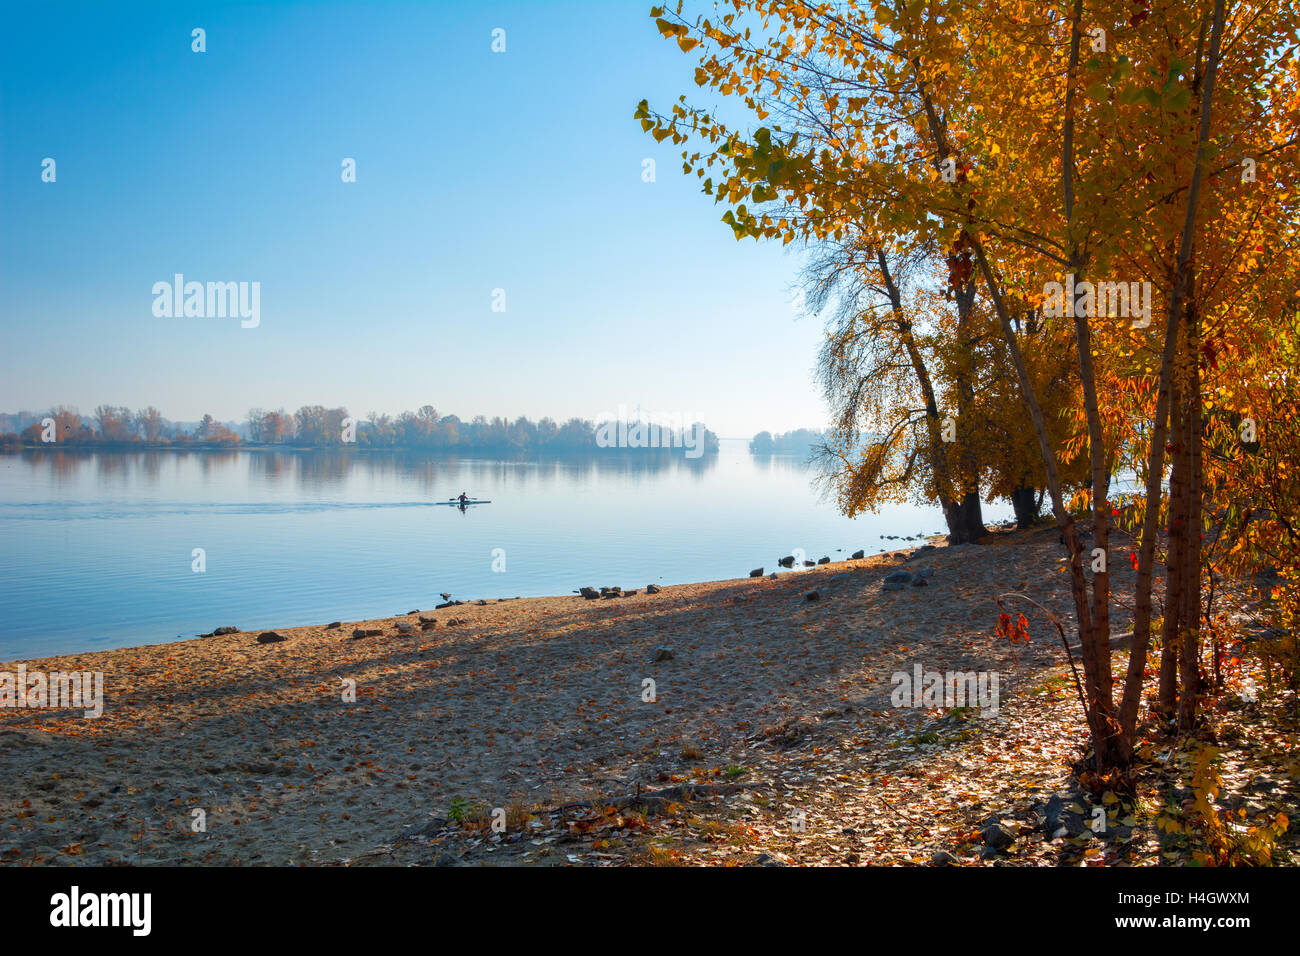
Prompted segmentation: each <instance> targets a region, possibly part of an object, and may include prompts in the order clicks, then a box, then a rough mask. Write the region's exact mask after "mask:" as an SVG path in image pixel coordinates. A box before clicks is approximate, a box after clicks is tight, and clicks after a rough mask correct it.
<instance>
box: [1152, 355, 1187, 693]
mask: <svg viewBox="0 0 1300 956" xmlns="http://www.w3.org/2000/svg"><path fill="white" fill-rule="evenodd" d="M1180 361H1181V360H1180ZM1181 379H1182V376H1181V374H1180V370H1178V369H1175V372H1174V376H1173V382H1172V383H1171V387H1170V390H1169V396H1170V401H1169V435H1170V437H1171V438H1172V439H1173V445H1172V448H1173V453H1172V455H1171V457H1172V459H1173V470H1172V471H1171V472H1170V474H1169V515H1168V522H1169V524H1168V528H1169V535H1168V540H1167V541H1166V548H1167V553H1166V555H1165V619H1164V629H1163V631H1162V633H1161V646H1160V690H1159V696H1158V698H1157V703H1156V710H1157V711H1158V712H1159V713H1160V714H1162V715H1163V716H1165V717H1173V716H1174V714H1175V713H1176V711H1177V707H1178V642H1179V639H1180V636H1181V634H1182V614H1183V582H1184V575H1183V573H1182V571H1183V568H1182V562H1183V558H1184V553H1183V531H1184V529H1185V528H1186V526H1187V523H1186V520H1185V514H1184V502H1185V498H1184V495H1183V491H1184V489H1185V487H1186V484H1187V471H1186V459H1185V458H1184V456H1183V437H1184V428H1183V383H1182V381H1181Z"/></svg>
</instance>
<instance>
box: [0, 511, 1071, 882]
mask: <svg viewBox="0 0 1300 956" xmlns="http://www.w3.org/2000/svg"><path fill="white" fill-rule="evenodd" d="M1049 530H1050V529H1049ZM909 550H910V549H909ZM1058 550H1059V549H1058V547H1057V542H1056V538H1055V535H1054V534H1051V533H1044V532H1043V530H1041V529H1039V530H1031V531H1028V532H1023V533H1004V534H995V535H993V536H991V538H990V539H989V541H988V543H986V544H981V545H970V546H959V547H939V548H936V549H935V550H934V551H931V552H927V553H926V555H925V557H924V559H923V560H921V561H913V562H902V561H900V560H899V556H900V554H901V553H900V552H890V553H887V554H885V555H873V556H870V557H864V558H862V559H859V560H848V561H841V562H833V563H830V564H827V565H821V566H818V567H815V568H812V569H809V570H807V571H804V572H800V573H786V574H782V575H780V576H778V578H777V579H776V580H770V579H768V578H767V577H763V578H734V579H726V580H722V581H714V582H704V583H700V584H683V585H670V586H664V587H663V588H662V590H661V591H660V593H658V594H646V593H645V592H644V590H641V592H640V593H638V594H636V595H634V596H631V597H623V598H611V599H597V600H585V599H584V598H582V597H580V596H578V595H567V596H557V597H548V598H520V599H518V600H504V601H494V602H489V603H487V604H485V605H479V604H475V603H466V604H462V605H457V606H453V607H449V608H444V609H441V610H435V611H431V612H430V611H425V612H421V613H420V614H416V615H406V614H399V615H392V616H389V617H384V618H373V619H370V620H369V621H357V622H346V623H344V624H342V625H341V626H340V627H337V628H329V627H323V626H302V627H292V628H278V629H277V630H276V631H275V632H274V633H275V634H276V635H277V637H279V638H283V640H272V641H269V642H268V643H258V636H259V634H260V633H269V632H257V631H240V632H237V633H234V634H226V635H221V636H214V637H207V638H193V639H189V640H185V641H180V642H171V643H167V644H158V645H141V646H136V647H131V648H119V649H114V650H107V651H95V652H90V653H87V654H80V655H56V656H46V657H41V658H33V659H32V660H31V661H29V662H27V663H29V664H34V665H38V666H43V667H45V668H47V669H55V668H59V669H65V668H66V669H71V668H73V667H76V668H78V669H81V670H86V669H88V668H89V669H94V670H98V671H102V672H103V673H104V675H105V702H104V703H105V707H104V713H103V716H101V717H99V718H94V719H86V718H85V717H83V716H82V715H81V714H80V713H73V712H71V711H67V710H64V711H51V710H38V709H25V710H12V709H6V710H0V741H3V745H4V747H5V751H6V754H7V755H8V756H9V759H10V770H11V772H10V773H9V774H7V775H6V777H5V778H4V780H3V781H0V815H2V816H3V818H4V819H5V820H6V821H8V822H10V823H11V826H10V827H9V828H8V830H0V862H6V861H9V862H19V861H27V862H32V861H36V860H37V859H38V858H39V859H40V860H41V861H42V862H50V861H57V862H62V863H76V864H124V863H136V862H141V863H161V864H174V863H196V864H202V863H214V864H238V863H259V864H263V863H276V864H292V863H299V864H319V863H324V862H328V861H330V860H335V859H339V858H349V857H352V856H354V855H356V854H358V853H363V852H366V851H368V850H369V849H371V848H373V847H374V846H376V845H378V844H381V843H384V842H385V841H390V840H392V839H394V838H396V837H397V836H398V835H400V834H401V833H403V832H404V830H405V829H406V828H408V827H410V826H413V825H418V824H419V823H420V821H421V820H428V819H430V818H431V817H433V816H436V815H438V814H442V815H444V816H445V815H446V814H447V813H449V812H451V811H450V810H449V808H450V807H454V806H458V805H475V806H477V805H483V806H488V807H501V808H510V807H532V806H539V805H544V804H545V805H561V804H564V803H566V802H571V801H574V800H582V799H586V798H589V797H591V796H592V795H593V794H599V793H607V792H609V791H610V790H611V789H618V788H619V787H622V788H625V789H626V788H627V787H630V786H634V785H637V782H640V783H644V782H646V781H648V780H655V779H662V778H663V777H664V775H668V776H669V777H678V776H680V774H681V773H683V772H688V771H689V772H694V770H693V768H698V767H700V766H702V765H703V764H708V765H711V766H715V767H726V766H728V765H735V764H740V763H743V762H744V761H745V759H746V758H745V756H744V754H745V752H746V748H748V747H751V746H752V744H751V743H750V741H752V739H753V735H754V734H755V733H756V732H758V733H762V732H764V731H765V729H766V728H771V727H777V726H781V725H783V724H784V723H786V722H788V721H791V720H808V719H816V716H817V715H818V714H822V713H824V712H828V711H830V710H833V709H835V708H841V709H842V708H844V707H850V708H852V709H853V710H854V711H855V713H857V714H859V715H861V718H860V719H867V720H870V721H872V722H877V723H879V722H882V721H883V722H887V723H888V724H889V725H890V726H895V725H896V726H910V725H912V724H915V723H916V722H918V721H920V720H923V719H924V718H925V715H926V711H925V710H924V709H918V708H912V707H908V708H905V709H902V710H898V709H895V708H893V707H892V706H891V704H890V700H889V695H890V675H891V674H893V673H897V672H906V673H910V672H911V671H912V669H913V667H914V666H915V665H917V664H920V665H923V666H924V667H925V668H926V669H927V670H930V669H937V670H940V671H943V670H951V669H953V668H957V669H958V670H976V671H995V672H1000V673H1001V675H1002V681H1001V694H1002V697H1003V701H1004V704H1003V706H1004V707H1005V706H1006V705H1007V704H1008V703H1010V702H1011V701H1013V700H1014V698H1015V696H1016V695H1017V694H1019V693H1021V692H1022V691H1023V689H1024V688H1025V687H1026V686H1027V682H1030V681H1033V680H1035V679H1036V677H1035V675H1037V674H1039V673H1040V672H1041V671H1042V670H1043V668H1046V667H1052V666H1057V665H1059V664H1060V663H1061V658H1062V652H1061V649H1060V647H1059V646H1057V645H1055V644H1054V642H1053V640H1052V639H1051V638H1049V637H1047V629H1046V624H1045V621H1042V622H1036V623H1037V625H1038V628H1037V633H1038V634H1041V635H1043V636H1042V638H1041V639H1040V640H1036V641H1035V643H1033V644H1031V645H1030V646H1029V647H1028V648H1024V649H1021V650H1020V651H1019V652H1018V653H1012V649H1011V648H1009V647H1006V646H1002V645H1000V644H999V643H998V642H996V641H995V640H994V639H993V637H992V636H991V634H992V630H993V625H994V623H995V621H996V616H997V608H996V604H995V602H994V596H995V595H996V594H998V593H1001V592H1004V591H1010V590H1015V591H1020V592H1022V593H1026V594H1028V595H1030V596H1032V597H1034V598H1035V600H1040V601H1042V602H1043V603H1044V604H1045V605H1046V606H1048V607H1055V609H1056V610H1058V611H1064V610H1065V609H1066V606H1067V605H1068V599H1069V596H1068V592H1065V591H1064V590H1063V589H1062V588H1061V587H1060V580H1061V579H1060V577H1059V575H1057V574H1056V573H1055V569H1056V567H1057V562H1056V561H1055V560H1054V558H1055V557H1056V556H1057V553H1058ZM921 564H924V565H926V566H929V567H931V568H932V570H933V574H932V576H931V577H930V578H929V582H928V584H927V585H926V586H923V587H921V586H916V587H907V588H906V589H903V590H898V591H888V590H884V589H883V588H882V586H881V581H882V579H883V577H884V576H885V575H886V574H887V573H889V572H890V571H892V570H895V569H897V568H898V567H899V566H900V565H901V566H902V567H903V568H904V569H906V570H912V569H914V568H915V567H917V566H919V565H921ZM810 591H816V592H818V594H817V599H816V600H809V599H808V596H807V595H808V593H809V592H810ZM421 617H425V618H432V619H434V620H435V621H436V623H435V624H434V625H433V626H431V627H429V628H428V629H424V628H422V627H421V622H420V618H421ZM398 625H404V628H405V629H403V628H402V627H399V626H398ZM354 632H360V633H361V634H363V635H364V636H361V637H354V636H353V635H354ZM661 647H667V648H668V649H669V650H670V651H671V656H662V655H660V654H659V653H658V649H659V648H661ZM656 657H661V659H660V660H655V658H656ZM6 666H7V665H6ZM29 669H30V668H29ZM647 679H649V680H652V681H654V682H655V685H654V686H655V689H656V693H655V694H654V699H653V700H650V701H647V700H645V699H644V694H645V688H646V686H647V685H646V684H645V681H646V680H647ZM349 691H351V696H352V699H351V700H348V699H347V698H348V696H349ZM999 719H1000V718H999ZM56 771H57V772H56ZM55 772H56V773H55ZM717 772H720V771H717ZM52 773H55V776H54V777H51V774H52ZM34 779H42V780H47V781H48V782H49V786H48V787H47V788H43V789H42V791H41V792H40V793H33V792H32V789H31V786H30V781H31V780H34ZM24 801H27V803H26V804H24ZM194 810H201V811H203V816H204V818H205V820H206V830H205V831H204V832H202V833H195V832H192V831H191V829H190V826H189V822H188V821H189V819H190V815H191V813H192V811H194ZM512 812H513V811H512ZM520 812H522V811H520ZM142 821H143V822H142ZM142 827H143V828H144V831H145V833H146V836H145V838H144V840H143V842H141V840H140V833H141V828H142ZM69 848H70V849H69Z"/></svg>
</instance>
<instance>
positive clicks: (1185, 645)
mask: <svg viewBox="0 0 1300 956" xmlns="http://www.w3.org/2000/svg"><path fill="white" fill-rule="evenodd" d="M1191 281H1192V283H1195V275H1194V274H1193V278H1192V280H1191ZM1183 317H1184V321H1185V323H1186V328H1187V336H1186V346H1185V350H1186V355H1187V370H1186V378H1185V382H1186V387H1185V390H1184V393H1183V401H1184V405H1185V410H1184V412H1183V434H1184V435H1185V436H1186V437H1185V439H1184V440H1185V442H1186V446H1187V447H1186V452H1185V453H1186V456H1187V461H1186V465H1187V471H1188V481H1187V488H1186V491H1185V493H1184V504H1183V516H1184V517H1183V521H1184V524H1183V539H1184V543H1183V555H1184V557H1183V613H1182V615H1181V617H1182V619H1183V622H1182V623H1183V633H1182V641H1181V643H1180V644H1179V678H1180V679H1181V681H1182V685H1183V686H1182V699H1181V700H1180V701H1179V702H1178V727H1179V729H1180V730H1183V731H1187V730H1191V728H1192V724H1193V723H1194V722H1195V720H1196V699H1197V695H1198V694H1199V692H1200V676H1201V675H1200V664H1201V502H1202V496H1201V434H1202V430H1203V429H1202V421H1201V357H1200V350H1201V332H1200V324H1201V320H1200V312H1199V310H1198V309H1197V305H1196V295H1195V288H1194V285H1192V286H1191V287H1189V289H1188V294H1187V308H1186V309H1185V310H1184V312H1183Z"/></svg>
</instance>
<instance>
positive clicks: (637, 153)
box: [0, 0, 825, 437]
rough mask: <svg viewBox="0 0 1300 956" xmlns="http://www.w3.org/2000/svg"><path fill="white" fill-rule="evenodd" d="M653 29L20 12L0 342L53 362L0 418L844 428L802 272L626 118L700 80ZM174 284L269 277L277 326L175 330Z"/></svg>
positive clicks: (10, 62)
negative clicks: (826, 394)
mask: <svg viewBox="0 0 1300 956" xmlns="http://www.w3.org/2000/svg"><path fill="white" fill-rule="evenodd" d="M597 10H598V11H599V15H595V13H594V11H597ZM646 14H647V8H646V6H645V4H643V3H641V2H640V0H635V2H626V3H618V4H611V3H608V2H604V3H600V4H595V3H590V2H570V3H560V4H550V5H547V6H546V8H544V9H543V8H539V7H535V6H533V5H529V4H524V3H504V4H498V5H495V6H493V7H492V8H490V9H472V10H467V9H461V8H453V7H442V6H438V7H420V6H411V5H406V4H392V3H380V4H377V5H375V6H373V7H367V8H365V9H357V8H344V7H332V6H310V7H289V8H262V7H255V6H251V5H248V6H244V5H239V6H230V7H225V8H222V9H220V10H215V11H214V10H209V9H204V10H203V11H202V13H201V15H200V14H199V13H197V12H194V11H191V10H188V9H187V8H186V7H184V6H180V7H168V8H165V9H161V10H152V9H150V10H145V9H143V8H133V9H130V10H126V11H115V10H109V9H96V8H86V9H85V10H83V11H80V12H79V13H78V15H77V16H75V17H63V18H58V19H53V20H51V19H50V18H47V17H44V16H42V15H41V14H40V12H39V11H36V10H30V9H16V10H14V11H12V12H11V17H12V18H13V19H14V20H15V21H16V22H15V23H14V24H13V28H12V29H10V30H8V31H6V33H5V35H4V36H3V37H0V142H3V144H4V149H3V152H2V153H0V216H2V217H3V218H4V221H5V223H6V226H5V229H4V230H3V232H0V341H3V343H4V346H5V348H6V349H7V350H10V351H11V353H12V354H21V353H23V352H27V353H28V354H29V357H30V359H31V360H30V361H24V362H21V363H13V364H14V367H13V368H11V369H10V370H9V373H8V374H7V375H6V376H5V377H4V379H3V381H0V409H3V410H5V411H13V412H16V411H20V410H39V409H43V408H46V407H49V406H52V405H56V404H67V405H75V406H77V407H78V408H79V409H80V410H81V411H82V412H83V413H89V412H91V411H92V410H93V409H94V407H95V406H97V405H100V404H109V405H125V406H128V407H130V408H132V409H136V408H142V407H145V406H148V405H153V406H155V407H157V408H158V409H160V410H161V411H162V412H163V414H164V415H166V416H167V417H168V418H171V419H173V420H179V421H189V420H197V419H199V418H201V417H202V416H203V415H204V414H207V413H210V414H212V415H213V416H214V417H216V418H218V419H220V420H223V421H227V420H242V419H243V418H244V416H245V415H246V413H247V411H248V409H249V408H251V407H262V408H280V407H283V408H285V409H287V410H290V411H292V410H294V409H296V408H298V407H299V406H302V405H313V404H320V405H326V406H345V407H347V408H348V409H349V411H350V412H351V413H353V414H354V415H359V416H364V415H368V414H369V413H370V412H371V411H379V412H387V413H389V414H395V413H397V412H399V411H401V410H403V409H414V408H418V407H419V406H421V405H425V404H432V405H434V406H436V407H437V408H438V410H439V411H440V412H442V413H443V414H455V415H458V416H460V417H462V418H465V419H468V418H471V417H473V416H475V415H480V414H481V415H486V416H488V417H489V418H490V417H493V416H497V415H500V416H503V417H508V418H510V419H512V420H513V419H514V418H516V417H518V416H520V415H526V416H528V417H529V418H532V419H539V418H542V417H545V416H549V417H551V418H554V419H557V420H564V419H567V418H570V417H579V418H588V419H593V418H596V417H597V416H598V415H599V414H600V413H601V412H604V411H609V410H613V409H615V408H617V407H618V406H619V405H620V404H622V405H627V406H628V407H629V408H632V407H635V406H637V405H640V406H641V407H642V408H644V409H653V410H662V411H664V412H670V413H673V414H689V415H691V416H693V417H695V418H698V419H699V420H701V421H703V422H705V423H706V424H707V425H708V426H709V427H710V428H711V429H712V430H713V431H715V432H716V433H717V434H719V435H723V436H728V437H740V436H750V435H753V434H754V433H756V432H758V431H761V430H768V431H772V432H778V431H788V430H791V429H795V428H803V427H810V428H811V427H822V426H823V425H824V424H825V411H824V408H823V405H822V403H821V401H820V400H819V398H818V396H817V394H816V389H815V387H814V384H813V382H812V378H811V369H812V366H813V364H814V362H815V359H816V354H817V349H818V347H819V345H820V343H821V339H822V327H821V323H820V321H819V320H817V319H816V318H815V317H811V318H809V317H804V318H799V317H798V316H797V315H796V312H795V309H794V308H793V306H792V291H793V289H794V285H795V282H796V279H797V275H798V269H799V264H800V257H799V256H798V255H797V254H792V253H789V252H784V253H783V252H782V251H781V250H779V249H777V248H775V247H773V246H768V245H761V246H758V247H755V246H754V245H753V244H752V243H748V242H747V243H744V244H741V243H738V242H736V240H735V239H734V238H733V236H732V234H731V230H730V229H729V228H727V227H726V226H725V225H723V224H722V223H721V222H720V221H719V216H720V214H721V211H722V209H721V207H718V206H715V205H714V204H713V201H712V199H711V198H710V197H707V196H704V195H702V194H701V193H700V191H699V185H698V182H697V181H695V180H694V179H693V178H692V179H688V178H687V177H684V176H682V175H681V169H680V166H681V161H680V159H679V157H678V150H677V149H676V148H674V147H673V146H672V144H671V143H667V142H665V143H662V144H656V143H654V142H653V140H651V139H650V138H649V137H647V136H646V135H645V134H644V133H643V132H642V131H641V129H640V127H639V125H638V124H637V122H636V121H635V120H633V118H632V114H633V111H634V109H635V106H636V103H637V102H638V101H639V100H641V99H642V98H645V97H650V98H651V99H652V100H655V101H658V102H666V101H670V100H671V99H675V93H676V91H678V90H679V89H680V88H681V84H682V82H683V81H689V77H690V73H689V66H688V64H687V63H686V62H685V61H684V60H683V59H682V57H681V55H680V52H679V51H678V50H677V48H676V47H675V46H674V45H672V44H669V43H665V42H664V40H663V39H662V38H661V37H660V36H659V35H658V32H657V31H656V30H655V27H654V24H653V21H652V20H651V19H650V18H649V17H648V16H647V15H646ZM200 20H201V21H202V22H200ZM579 22H580V23H582V24H583V36H582V55H581V56H575V55H574V34H573V29H574V24H576V23H579ZM196 27H201V28H202V29H204V30H205V31H206V37H205V41H206V52H203V53H196V52H193V51H192V50H191V43H192V39H191V31H192V30H193V29H194V28H196ZM496 28H501V29H504V30H505V31H506V51H505V52H504V53H493V52H492V42H493V36H492V31H493V30H494V29H496ZM559 87H563V88H564V89H565V91H566V93H565V96H564V97H563V98H556V97H555V96H552V95H550V94H549V93H548V90H552V89H556V88H559ZM46 158H52V159H54V160H55V162H56V171H57V176H56V180H55V181H54V182H52V183H51V182H44V181H42V163H43V161H44V160H45V159H46ZM345 159H353V160H355V163H356V181H355V182H348V183H345V182H343V181H342V178H341V165H342V163H343V161H344V160H345ZM646 159H653V160H654V161H655V164H656V168H655V176H654V181H653V182H645V181H643V178H642V177H643V169H644V166H643V161H644V160H646ZM593 223H598V224H600V226H599V228H593ZM794 248H795V247H794V246H791V247H790V249H794ZM177 273H181V274H184V276H185V277H186V280H187V281H189V280H194V281H199V282H248V283H252V282H257V283H259V284H260V296H261V299H260V322H259V324H258V325H257V327H256V328H241V327H240V321H239V319H238V318H197V317H191V318H160V317H158V316H156V315H155V314H154V312H153V305H154V293H153V292H152V288H153V286H154V285H155V283H157V282H160V281H163V282H170V281H171V280H172V277H173V276H174V275H175V274H177ZM496 289H504V290H505V293H506V311H505V312H494V311H492V303H493V294H494V290H496Z"/></svg>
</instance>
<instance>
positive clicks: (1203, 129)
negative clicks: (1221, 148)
mask: <svg viewBox="0 0 1300 956" xmlns="http://www.w3.org/2000/svg"><path fill="white" fill-rule="evenodd" d="M1224 6H1225V0H1214V14H1213V25H1212V26H1211V28H1210V51H1209V57H1208V59H1207V63H1206V70H1205V84H1204V86H1203V87H1202V89H1201V102H1200V114H1201V115H1200V131H1199V133H1198V136H1197V145H1196V163H1195V165H1194V166H1193V168H1192V180H1191V183H1190V185H1189V188H1188V190H1187V211H1186V213H1185V214H1184V217H1183V234H1182V237H1181V240H1180V242H1179V245H1178V258H1177V259H1176V266H1175V269H1174V276H1175V278H1174V283H1173V288H1172V290H1171V294H1170V296H1169V311H1168V314H1167V315H1166V318H1165V343H1164V351H1163V354H1162V356H1161V362H1160V384H1159V387H1158V388H1157V391H1156V415H1155V427H1154V428H1153V429H1152V434H1151V450H1150V457H1149V460H1148V463H1147V487H1146V498H1147V500H1146V517H1145V519H1144V521H1143V523H1142V542H1141V545H1140V547H1139V555H1138V574H1137V582H1136V584H1135V585H1134V602H1133V648H1132V650H1131V651H1129V661H1128V674H1127V676H1126V677H1125V682H1124V699H1123V703H1122V704H1121V707H1120V721H1121V724H1122V727H1123V736H1124V739H1125V741H1126V742H1131V741H1132V739H1133V735H1134V731H1135V728H1136V727H1137V717H1138V707H1139V705H1140V703H1141V697H1142V678H1143V675H1144V673H1145V671H1146V660H1147V642H1148V641H1149V640H1150V635H1151V562H1152V559H1153V557H1154V554H1155V538H1156V530H1157V524H1158V522H1159V507H1160V483H1161V479H1162V478H1163V477H1164V452H1165V448H1164V443H1165V436H1166V434H1167V432H1166V420H1167V417H1168V408H1169V376H1170V373H1171V371H1172V369H1171V367H1170V366H1171V365H1172V360H1173V349H1174V347H1175V346H1176V345H1177V338H1176V337H1177V335H1178V323H1179V320H1180V318H1181V316H1182V307H1183V296H1184V294H1185V292H1186V290H1187V287H1188V285H1189V284H1190V280H1191V275H1190V273H1191V269H1190V262H1191V256H1192V245H1193V240H1194V239H1195V235H1196V207H1197V203H1198V202H1199V201H1200V196H1201V178H1202V176H1203V175H1204V172H1205V159H1206V151H1207V145H1208V143H1209V139H1210V115H1211V110H1212V106H1213V102H1214V77H1215V74H1216V73H1217V72H1218V65H1219V44H1220V42H1221V40H1222V39H1223V20H1224ZM1171 337H1173V338H1174V340H1173V341H1170V339H1171ZM1199 493H1200V492H1199V490H1198V491H1197V494H1198V495H1199ZM1198 570H1199V569H1198ZM1197 580H1198V581H1199V573H1198V575H1197ZM1199 600H1200V598H1199V595H1198V597H1197V601H1198V603H1199Z"/></svg>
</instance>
